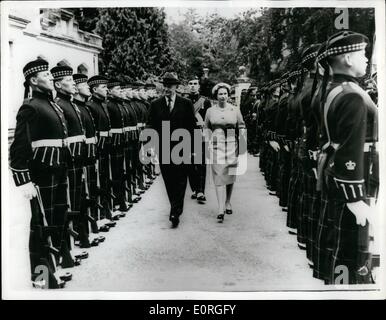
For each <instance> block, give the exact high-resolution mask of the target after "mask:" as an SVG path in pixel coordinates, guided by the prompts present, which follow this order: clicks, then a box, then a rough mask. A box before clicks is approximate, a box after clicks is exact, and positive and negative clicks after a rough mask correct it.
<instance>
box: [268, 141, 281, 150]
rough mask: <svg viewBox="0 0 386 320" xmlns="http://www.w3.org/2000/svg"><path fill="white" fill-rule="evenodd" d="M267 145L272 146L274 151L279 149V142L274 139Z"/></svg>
mask: <svg viewBox="0 0 386 320" xmlns="http://www.w3.org/2000/svg"><path fill="white" fill-rule="evenodd" d="M269 145H270V146H271V147H272V148H273V150H275V151H276V152H278V151H279V150H280V146H279V144H278V143H277V142H276V141H270V142H269Z"/></svg>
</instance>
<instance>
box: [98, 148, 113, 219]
mask: <svg viewBox="0 0 386 320" xmlns="http://www.w3.org/2000/svg"><path fill="white" fill-rule="evenodd" d="M98 160H99V168H98V170H99V182H100V188H102V189H104V191H108V192H109V186H110V182H109V180H110V178H109V166H110V164H109V163H110V160H109V153H108V152H106V151H104V152H100V153H99V155H98ZM100 203H101V205H102V207H103V209H101V211H100V213H101V219H104V218H107V219H111V218H112V215H111V210H112V208H111V203H110V198H109V197H108V196H107V194H106V193H103V194H101V195H100Z"/></svg>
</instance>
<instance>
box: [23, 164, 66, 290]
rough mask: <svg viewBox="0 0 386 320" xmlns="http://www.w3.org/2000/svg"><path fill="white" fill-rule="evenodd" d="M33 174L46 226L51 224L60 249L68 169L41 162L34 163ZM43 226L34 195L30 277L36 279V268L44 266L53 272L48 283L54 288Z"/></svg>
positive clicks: (64, 217)
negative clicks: (46, 165) (45, 165)
mask: <svg viewBox="0 0 386 320" xmlns="http://www.w3.org/2000/svg"><path fill="white" fill-rule="evenodd" d="M30 174H31V180H32V182H33V183H35V184H36V185H37V186H38V187H39V190H40V194H41V198H42V203H43V209H44V213H45V217H46V220H47V225H48V226H50V227H52V230H51V232H50V233H49V235H50V236H51V240H52V244H53V246H54V247H55V248H57V249H58V250H60V248H61V240H62V236H63V231H64V225H65V219H66V210H67V168H66V167H65V166H61V167H58V168H47V167H44V168H42V167H40V166H38V165H32V166H31V170H30ZM43 226H44V224H43V218H42V212H41V211H40V207H39V205H38V202H37V199H36V198H34V199H32V200H31V221H30V235H29V255H30V266H31V280H34V279H35V277H36V275H37V274H35V271H37V270H36V267H37V266H39V265H45V266H47V267H48V270H49V274H50V279H49V286H50V287H51V285H53V287H55V285H54V279H53V277H52V274H53V272H54V271H55V270H53V264H51V263H50V262H49V261H50V258H49V252H48V250H47V247H46V245H47V244H48V242H47V237H46V236H45V235H44V234H43V233H42V227H43ZM38 273H40V272H38ZM51 280H52V281H51Z"/></svg>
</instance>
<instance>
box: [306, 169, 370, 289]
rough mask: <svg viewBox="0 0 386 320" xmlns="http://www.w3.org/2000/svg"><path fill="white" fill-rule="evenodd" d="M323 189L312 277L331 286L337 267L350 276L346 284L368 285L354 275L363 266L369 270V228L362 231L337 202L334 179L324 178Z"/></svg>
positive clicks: (351, 216) (345, 205)
mask: <svg viewBox="0 0 386 320" xmlns="http://www.w3.org/2000/svg"><path fill="white" fill-rule="evenodd" d="M325 187H326V190H325V192H323V199H325V202H324V205H323V208H322V210H323V211H322V214H321V219H320V220H319V225H318V230H317V232H318V233H317V235H318V240H317V243H316V249H319V252H317V253H318V254H319V260H318V269H317V270H315V269H314V274H316V276H319V278H320V277H322V278H323V279H324V280H325V282H326V283H328V284H334V283H335V279H336V277H337V276H339V275H340V273H341V271H340V269H337V267H340V266H344V267H346V268H347V270H348V272H349V273H348V281H349V284H356V283H369V282H370V279H369V276H367V277H361V276H358V274H357V270H358V269H359V268H360V267H362V266H367V267H368V270H371V264H370V261H371V253H370V252H369V233H368V232H369V225H368V223H367V224H366V226H364V227H362V226H359V225H357V224H356V218H355V216H354V214H353V213H351V211H350V210H349V209H348V208H347V204H346V202H345V200H344V199H340V198H337V195H339V193H338V192H337V191H338V190H337V187H336V185H335V183H334V181H333V178H331V177H327V178H326V181H325ZM323 240H324V241H323ZM323 250H324V253H323ZM315 271H317V272H315Z"/></svg>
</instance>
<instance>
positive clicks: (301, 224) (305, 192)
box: [297, 167, 311, 244]
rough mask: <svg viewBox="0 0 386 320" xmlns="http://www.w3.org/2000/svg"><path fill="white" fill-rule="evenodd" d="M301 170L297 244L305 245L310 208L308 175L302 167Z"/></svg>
mask: <svg viewBox="0 0 386 320" xmlns="http://www.w3.org/2000/svg"><path fill="white" fill-rule="evenodd" d="M300 170H301V180H300V181H301V186H300V188H299V189H300V193H299V196H298V197H299V209H298V215H297V217H298V222H297V224H298V232H297V240H298V243H301V244H307V234H308V231H307V226H308V214H309V208H310V202H311V200H310V189H311V182H310V175H309V174H307V173H306V172H304V169H303V167H300Z"/></svg>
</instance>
